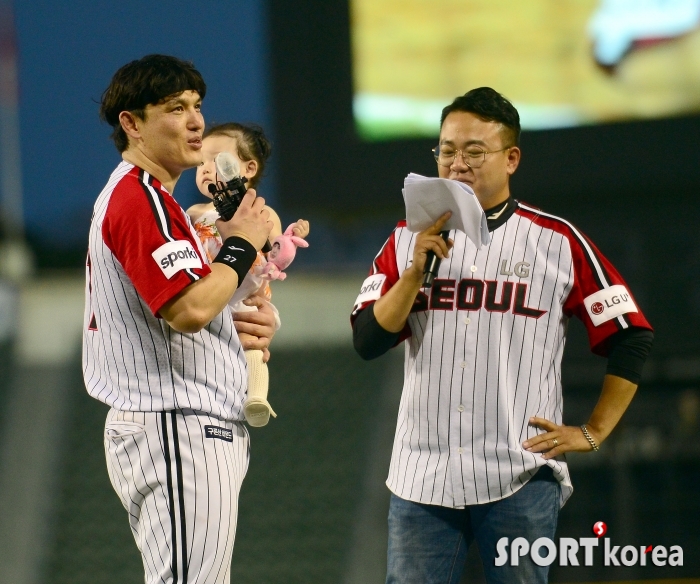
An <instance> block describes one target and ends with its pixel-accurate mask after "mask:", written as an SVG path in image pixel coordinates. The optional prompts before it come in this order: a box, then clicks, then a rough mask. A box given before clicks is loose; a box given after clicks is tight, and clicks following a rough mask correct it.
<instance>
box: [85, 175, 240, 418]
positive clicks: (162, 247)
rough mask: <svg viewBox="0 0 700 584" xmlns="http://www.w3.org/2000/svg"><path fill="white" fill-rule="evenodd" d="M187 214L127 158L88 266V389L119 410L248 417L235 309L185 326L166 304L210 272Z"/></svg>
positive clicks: (108, 196)
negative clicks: (165, 315)
mask: <svg viewBox="0 0 700 584" xmlns="http://www.w3.org/2000/svg"><path fill="white" fill-rule="evenodd" d="M205 257H206V256H205V254H204V252H203V250H202V248H201V245H200V243H199V238H198V237H197V235H196V234H195V232H194V230H193V229H192V226H191V223H190V220H189V218H188V217H187V215H186V214H185V212H184V211H183V210H182V208H181V207H180V206H179V205H178V204H177V202H176V201H175V199H173V198H172V196H171V195H170V194H169V193H168V192H167V191H166V190H165V188H164V187H163V186H162V185H161V184H160V183H159V182H158V181H157V180H156V179H154V178H153V177H152V176H150V175H149V174H148V173H146V172H144V171H143V170H141V169H140V168H138V167H135V166H133V165H131V164H128V163H126V162H122V163H121V164H120V165H119V166H118V167H117V168H116V170H115V171H114V172H113V173H112V176H111V177H110V179H109V181H108V183H107V185H106V187H105V188H104V190H103V191H102V193H101V194H100V196H99V197H98V199H97V202H96V203H95V208H94V213H93V218H92V223H91V226H90V235H89V251H88V258H87V267H86V306H85V321H84V322H85V327H84V333H83V374H84V378H85V384H86V386H87V390H88V393H89V394H90V395H92V396H93V397H95V398H97V399H99V400H100V401H102V402H104V403H106V404H108V405H109V406H111V407H113V408H116V409H118V410H127V411H142V412H154V411H165V410H173V409H180V408H190V409H193V410H198V411H201V412H206V413H211V414H214V415H216V416H219V417H222V418H224V419H227V420H239V419H242V402H243V400H244V399H245V391H246V386H247V385H246V384H247V381H246V380H247V372H246V362H245V357H244V354H243V351H242V349H241V346H240V342H239V340H238V334H237V333H236V330H235V328H234V324H233V320H232V316H231V312H230V309H229V307H228V306H227V307H225V308H224V310H223V311H222V312H221V313H220V314H218V315H217V316H216V317H215V318H214V319H213V320H212V321H211V322H210V323H209V324H208V325H207V326H206V327H204V328H203V329H202V330H201V331H200V332H198V333H193V334H186V333H180V332H177V331H176V330H174V329H172V328H171V327H170V326H168V324H167V323H165V321H163V320H162V319H161V318H159V317H158V311H159V310H160V308H161V307H162V306H163V305H164V304H165V303H166V302H167V301H168V300H170V299H171V298H173V297H174V296H175V295H176V294H177V293H179V292H180V291H182V290H183V289H184V288H185V287H186V286H188V285H189V284H191V283H193V282H195V281H196V280H198V279H200V278H202V277H204V276H206V275H207V274H208V273H209V272H210V271H211V270H210V268H209V266H208V264H207V261H206V260H205V259H204V258H205Z"/></svg>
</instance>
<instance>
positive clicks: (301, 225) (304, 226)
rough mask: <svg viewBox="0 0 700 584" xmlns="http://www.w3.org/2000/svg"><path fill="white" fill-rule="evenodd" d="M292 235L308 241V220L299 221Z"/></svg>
mask: <svg viewBox="0 0 700 584" xmlns="http://www.w3.org/2000/svg"><path fill="white" fill-rule="evenodd" d="M292 233H294V235H296V236H297V237H301V238H302V239H306V236H307V235H309V222H308V221H307V220H306V219H299V221H297V222H296V223H295V224H294V227H293V228H292Z"/></svg>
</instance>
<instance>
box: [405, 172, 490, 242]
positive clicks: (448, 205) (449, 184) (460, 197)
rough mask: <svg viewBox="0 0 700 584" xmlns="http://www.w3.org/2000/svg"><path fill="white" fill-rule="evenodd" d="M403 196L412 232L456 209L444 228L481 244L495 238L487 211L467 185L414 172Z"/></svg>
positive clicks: (421, 229) (406, 184)
mask: <svg viewBox="0 0 700 584" xmlns="http://www.w3.org/2000/svg"><path fill="white" fill-rule="evenodd" d="M403 198H404V202H405V203H406V223H407V224H408V230H409V231H413V232H414V233H417V232H419V231H423V230H424V229H426V228H428V227H430V226H431V225H432V224H433V223H435V221H437V220H438V219H439V218H440V216H441V215H443V214H444V213H446V212H447V211H452V216H451V217H450V218H449V219H448V220H447V223H445V226H444V227H443V229H444V230H450V229H459V230H460V231H462V232H464V233H466V235H467V237H468V238H469V239H471V240H472V242H473V243H474V244H475V245H477V246H478V247H481V246H482V245H485V244H487V243H488V242H489V241H490V240H491V236H490V234H489V230H488V225H487V224H486V215H485V214H484V210H483V209H482V208H481V205H480V204H479V201H478V199H477V198H476V195H475V194H474V191H473V190H472V189H471V187H470V186H469V185H467V184H464V183H461V182H459V181H456V180H449V179H446V178H434V177H427V176H422V175H420V174H414V173H410V174H409V175H408V176H407V177H406V179H405V180H404V188H403Z"/></svg>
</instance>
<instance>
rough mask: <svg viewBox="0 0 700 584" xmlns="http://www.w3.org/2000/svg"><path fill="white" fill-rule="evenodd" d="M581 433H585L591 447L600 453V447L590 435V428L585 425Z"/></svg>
mask: <svg viewBox="0 0 700 584" xmlns="http://www.w3.org/2000/svg"><path fill="white" fill-rule="evenodd" d="M581 431H582V432H583V435H584V436H585V437H586V440H588V443H589V444H590V445H591V448H593V450H595V451H596V452H598V451H599V450H600V448H599V447H598V445H597V444H596V443H595V440H593V438H592V437H591V435H590V434H589V433H588V428H586V424H583V425H582V426H581Z"/></svg>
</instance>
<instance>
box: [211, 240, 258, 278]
mask: <svg viewBox="0 0 700 584" xmlns="http://www.w3.org/2000/svg"><path fill="white" fill-rule="evenodd" d="M257 257H258V252H257V250H256V249H255V248H254V247H253V244H252V243H250V242H249V241H248V240H247V239H243V238H242V237H237V236H235V235H234V236H233V237H228V238H227V239H226V241H224V244H223V245H222V246H221V249H220V250H219V253H218V254H217V255H216V257H215V258H214V262H218V263H220V264H226V265H227V266H228V267H229V268H231V269H232V270H233V271H234V272H236V274H238V286H240V285H241V283H242V282H243V278H245V277H246V274H247V273H248V271H249V270H250V268H251V266H252V265H253V262H254V261H255V259H256V258H257ZM238 286H236V287H238Z"/></svg>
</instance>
